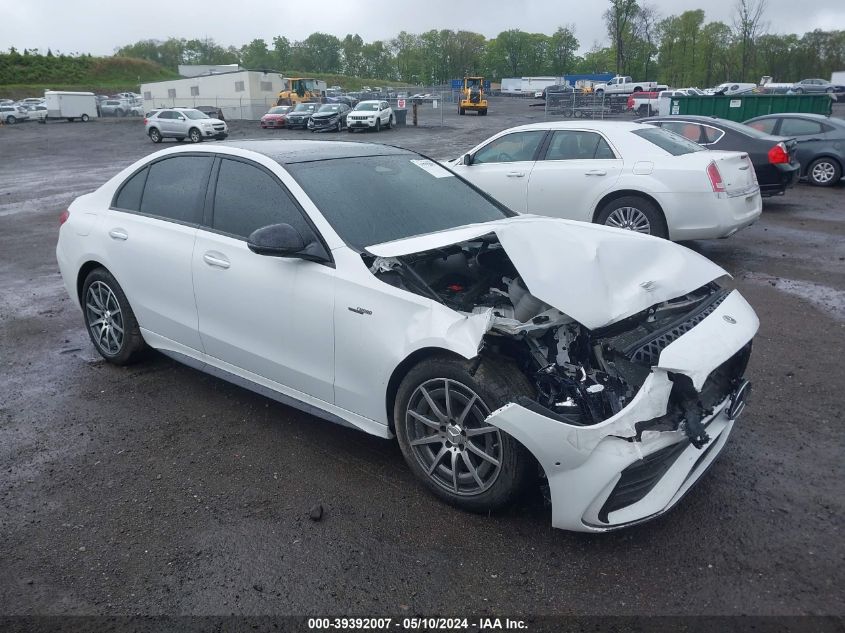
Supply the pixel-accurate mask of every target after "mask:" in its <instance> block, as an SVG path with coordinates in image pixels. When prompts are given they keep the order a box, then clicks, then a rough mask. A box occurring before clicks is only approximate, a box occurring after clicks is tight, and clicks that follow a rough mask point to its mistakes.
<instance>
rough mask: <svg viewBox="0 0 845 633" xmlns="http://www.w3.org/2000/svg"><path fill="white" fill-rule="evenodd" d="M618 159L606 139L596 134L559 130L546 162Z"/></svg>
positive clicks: (547, 153) (554, 137)
mask: <svg viewBox="0 0 845 633" xmlns="http://www.w3.org/2000/svg"><path fill="white" fill-rule="evenodd" d="M602 158H616V156H615V155H614V154H613V150H611V149H610V146H609V145H608V144H607V141H605V140H604V138H603V137H602V136H601V135H600V134H597V133H596V132H585V131H580V130H558V131H557V132H555V133H554V134H553V135H552V141H551V143H549V149H548V151H547V152H546V160H595V159H602Z"/></svg>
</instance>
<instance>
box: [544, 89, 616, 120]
mask: <svg viewBox="0 0 845 633" xmlns="http://www.w3.org/2000/svg"><path fill="white" fill-rule="evenodd" d="M627 107H628V95H605V94H604V93H602V94H596V93H581V92H550V93H548V94H547V95H546V104H545V111H544V114H545V117H546V118H555V117H560V118H565V119H581V118H584V119H605V118H608V117H613V116H619V115H622V114H624V113H625V112H626V110H627Z"/></svg>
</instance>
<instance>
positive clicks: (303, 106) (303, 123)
mask: <svg viewBox="0 0 845 633" xmlns="http://www.w3.org/2000/svg"><path fill="white" fill-rule="evenodd" d="M319 107H320V104H319V103H313V102H311V101H303V102H302V103H297V104H296V105H295V106H294V107H293V110H291V111H290V112H288V114H287V116H286V120H287V126H288V129H291V130H293V129H296V128H298V127H301V128H302V129H305V128H307V127H308V120H309V119H310V118H311V115H312V114H314V113H315V112H316V111H317V108H319Z"/></svg>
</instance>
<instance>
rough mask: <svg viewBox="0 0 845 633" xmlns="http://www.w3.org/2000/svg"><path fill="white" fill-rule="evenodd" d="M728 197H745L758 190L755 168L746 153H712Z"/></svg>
mask: <svg viewBox="0 0 845 633" xmlns="http://www.w3.org/2000/svg"><path fill="white" fill-rule="evenodd" d="M712 158H713V162H714V163H716V167H717V168H718V169H719V174H720V175H721V177H722V183H723V184H724V187H725V193H727V194H728V196H731V197H733V196H741V195H745V194H747V193H749V192H751V191H753V190H754V189H755V188H757V176H756V174H755V172H754V166H753V165H752V164H751V159H750V158H749V156H748V154H747V153H746V152H717V151H714V152H712Z"/></svg>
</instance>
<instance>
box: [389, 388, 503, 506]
mask: <svg viewBox="0 0 845 633" xmlns="http://www.w3.org/2000/svg"><path fill="white" fill-rule="evenodd" d="M488 415H490V410H489V408H488V407H487V405H486V404H484V402H483V401H482V400H481V398H480V397H479V396H478V394H476V393H475V392H474V391H473V390H472V389H470V388H469V387H467V386H466V385H464V384H462V383H460V382H457V381H455V380H451V379H449V378H434V379H432V380H428V381H426V382H425V383H423V384H421V385H420V386H418V387H417V388H416V389H415V390H414V392H413V393H412V394H411V397H410V399H409V401H408V408H407V410H406V413H405V416H406V417H405V422H406V427H407V429H408V441H409V442H408V443H409V445H410V447H411V451H412V452H413V454H414V457H415V458H416V459H417V461H418V462H419V463H420V465H421V466H422V467H423V469H424V470H425V472H426V474H427V475H428V477H429V478H430V479H431V480H432V481H433V482H434V483H436V484H437V485H438V486H440V487H441V488H443V489H445V490H446V491H448V492H450V493H451V494H454V495H458V496H473V495H478V494H480V493H482V492H484V491H485V490H487V489H489V488H490V487H491V486H492V485H493V484H494V483H495V481H496V479H497V478H498V476H499V473H500V472H501V468H502V437H501V434H500V431H499V429H498V428H496V427H495V426H490V425H488V424H486V423H485V420H486V418H487V416H488Z"/></svg>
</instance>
